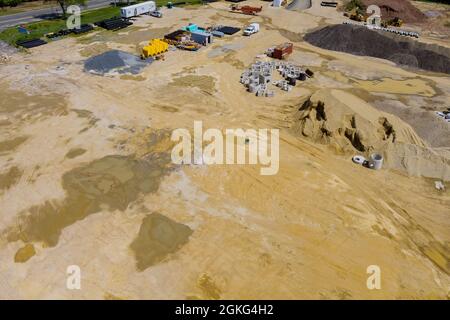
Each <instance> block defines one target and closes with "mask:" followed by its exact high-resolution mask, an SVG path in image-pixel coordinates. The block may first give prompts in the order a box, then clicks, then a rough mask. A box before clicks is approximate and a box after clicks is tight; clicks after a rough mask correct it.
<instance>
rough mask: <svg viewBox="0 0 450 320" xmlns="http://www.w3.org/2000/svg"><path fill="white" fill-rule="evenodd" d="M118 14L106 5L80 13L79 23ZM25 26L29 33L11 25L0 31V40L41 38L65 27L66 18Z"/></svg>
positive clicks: (116, 10) (10, 41)
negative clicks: (20, 31) (23, 32)
mask: <svg viewBox="0 0 450 320" xmlns="http://www.w3.org/2000/svg"><path fill="white" fill-rule="evenodd" d="M119 14H120V9H119V8H116V7H106V8H101V9H95V10H90V11H86V12H84V13H82V14H81V23H94V22H97V21H100V20H104V19H108V18H112V17H114V16H118V15H119ZM25 27H26V28H27V30H28V31H30V34H22V33H19V31H18V30H17V27H11V28H8V29H5V30H3V31H2V32H0V40H3V41H5V42H7V43H9V44H12V45H15V43H16V42H17V41H19V40H27V39H33V38H41V37H43V36H44V35H45V34H47V33H50V32H56V31H59V30H61V29H65V28H66V20H64V19H55V20H42V21H38V22H32V23H28V24H25Z"/></svg>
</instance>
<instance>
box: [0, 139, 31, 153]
mask: <svg viewBox="0 0 450 320" xmlns="http://www.w3.org/2000/svg"><path fill="white" fill-rule="evenodd" d="M27 139H28V137H26V136H21V137H16V138H12V139H8V140H3V141H0V155H1V154H3V153H6V152H10V151H14V150H16V149H17V148H18V147H19V146H20V145H21V144H22V143H24V142H25V141H26V140H27Z"/></svg>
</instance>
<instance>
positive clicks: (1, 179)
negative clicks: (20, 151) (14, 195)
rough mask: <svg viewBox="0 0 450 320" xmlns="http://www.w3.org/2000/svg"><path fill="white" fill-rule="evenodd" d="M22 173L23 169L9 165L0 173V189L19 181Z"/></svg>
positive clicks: (9, 186)
mask: <svg viewBox="0 0 450 320" xmlns="http://www.w3.org/2000/svg"><path fill="white" fill-rule="evenodd" d="M22 174H23V171H22V170H20V169H19V168H18V167H16V166H14V167H11V168H9V170H8V171H6V172H5V173H2V174H0V190H7V189H9V188H11V187H12V186H13V185H15V184H16V183H17V182H18V181H19V179H20V177H21V176H22Z"/></svg>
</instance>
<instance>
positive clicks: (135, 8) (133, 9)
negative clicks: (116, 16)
mask: <svg viewBox="0 0 450 320" xmlns="http://www.w3.org/2000/svg"><path fill="white" fill-rule="evenodd" d="M153 11H156V4H155V2H154V1H146V2H142V3H138V4H134V5H132V6H128V7H123V8H122V9H120V16H121V17H122V18H131V17H136V16H139V15H141V14H148V13H150V12H153Z"/></svg>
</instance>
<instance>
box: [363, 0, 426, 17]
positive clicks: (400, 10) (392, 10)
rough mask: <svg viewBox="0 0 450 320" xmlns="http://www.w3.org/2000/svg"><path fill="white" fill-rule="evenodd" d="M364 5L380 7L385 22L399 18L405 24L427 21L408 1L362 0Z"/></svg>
mask: <svg viewBox="0 0 450 320" xmlns="http://www.w3.org/2000/svg"><path fill="white" fill-rule="evenodd" d="M362 2H363V4H364V5H365V6H366V7H368V6H370V5H372V4H373V5H376V6H379V7H380V9H381V18H382V19H383V20H388V19H392V18H395V17H399V18H400V19H402V20H403V21H404V22H408V23H416V22H423V21H425V20H426V16H425V15H424V14H423V13H422V12H421V11H420V10H419V9H417V8H416V7H414V6H413V5H412V4H411V3H410V2H409V1H408V0H362Z"/></svg>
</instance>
